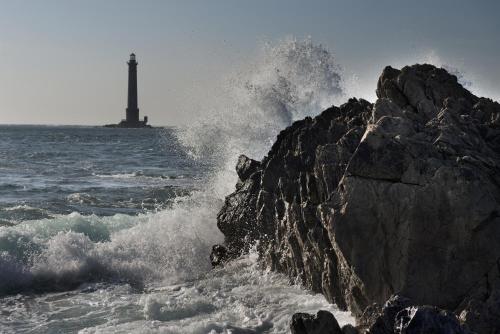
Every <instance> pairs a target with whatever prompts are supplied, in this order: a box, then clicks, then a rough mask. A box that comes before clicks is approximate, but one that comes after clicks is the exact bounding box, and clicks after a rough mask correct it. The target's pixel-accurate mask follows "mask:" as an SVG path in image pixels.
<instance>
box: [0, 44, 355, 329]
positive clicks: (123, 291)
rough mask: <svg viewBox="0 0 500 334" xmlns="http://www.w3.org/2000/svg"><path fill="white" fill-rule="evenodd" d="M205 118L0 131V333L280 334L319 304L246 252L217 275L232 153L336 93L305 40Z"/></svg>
mask: <svg viewBox="0 0 500 334" xmlns="http://www.w3.org/2000/svg"><path fill="white" fill-rule="evenodd" d="M226 82H227V85H223V86H221V87H220V92H221V93H220V96H217V97H214V99H213V101H207V103H206V109H205V110H204V115H203V117H199V118H197V120H196V122H193V123H192V124H190V125H189V126H186V127H182V128H173V127H171V128H163V129H107V128H99V127H60V126H58V127H55V126H0V332H1V333H187V334H193V333H211V334H215V333H227V334H229V333H233V334H238V333H239V334H241V333H287V332H288V326H289V321H290V319H291V316H292V314H293V313H295V312H308V313H315V312H317V311H318V310H320V309H325V310H330V311H332V312H333V313H334V314H335V315H336V317H337V319H338V320H339V322H340V323H341V324H345V323H348V322H349V323H352V322H353V321H354V320H353V318H352V317H351V315H350V314H349V313H346V312H340V311H339V310H338V309H337V308H336V306H335V305H331V304H329V303H328V302H327V301H326V300H325V298H324V297H323V296H321V295H314V294H312V293H310V292H309V291H307V290H305V289H303V288H302V287H300V286H299V285H298V284H295V282H290V281H289V280H288V279H287V278H285V277H284V276H282V275H279V274H276V273H272V272H269V271H267V270H266V269H265V268H260V267H259V266H258V262H257V259H256V256H255V254H249V255H247V256H244V257H242V258H240V259H238V260H237V261H234V262H233V263H231V264H229V265H227V266H226V267H224V268H218V269H212V268H211V266H210V263H209V258H208V257H209V253H210V250H211V247H212V245H213V244H215V243H220V242H222V241H223V236H222V235H221V233H220V232H219V231H218V229H217V227H216V216H217V212H218V211H219V210H220V208H221V206H222V204H223V201H224V197H225V196H226V195H228V194H229V193H230V192H231V191H233V190H234V185H235V183H236V181H237V176H236V173H235V171H234V166H235V163H236V160H237V158H238V155H239V154H241V153H244V154H247V155H249V156H250V157H253V158H257V159H261V158H262V157H263V156H264V155H265V154H266V152H267V151H268V149H269V148H270V146H271V144H272V142H273V141H274V140H275V138H276V135H277V134H278V133H279V131H280V130H282V129H283V128H284V127H286V126H287V125H289V124H290V123H291V122H293V121H294V120H297V119H301V118H303V117H305V116H312V115H315V114H317V113H319V112H320V111H321V110H322V109H324V108H325V107H328V106H329V105H331V104H333V103H336V102H338V100H339V99H341V98H343V91H344V90H343V87H342V79H341V75H340V72H339V69H338V66H337V65H336V64H335V61H334V58H333V56H332V55H331V54H330V53H329V51H328V50H326V49H324V48H323V47H322V46H320V45H315V44H314V43H313V42H312V41H310V40H305V41H297V40H293V39H288V40H284V41H282V42H280V43H278V44H276V45H266V46H264V47H263V49H262V50H261V53H260V54H259V55H258V56H257V58H256V59H255V61H254V62H252V63H251V64H249V66H248V67H247V68H246V69H242V70H241V71H238V72H237V73H235V74H234V76H233V77H231V78H229V79H228V80H227V81H226Z"/></svg>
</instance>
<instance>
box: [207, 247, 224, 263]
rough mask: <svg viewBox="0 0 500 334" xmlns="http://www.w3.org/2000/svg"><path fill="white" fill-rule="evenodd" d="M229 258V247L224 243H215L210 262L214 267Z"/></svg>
mask: <svg viewBox="0 0 500 334" xmlns="http://www.w3.org/2000/svg"><path fill="white" fill-rule="evenodd" d="M227 258H228V254H227V249H226V247H224V246H222V245H214V246H213V247H212V252H211V253H210V263H211V264H212V266H213V267H217V266H220V265H222V264H223V263H224V262H225V261H226V260H227Z"/></svg>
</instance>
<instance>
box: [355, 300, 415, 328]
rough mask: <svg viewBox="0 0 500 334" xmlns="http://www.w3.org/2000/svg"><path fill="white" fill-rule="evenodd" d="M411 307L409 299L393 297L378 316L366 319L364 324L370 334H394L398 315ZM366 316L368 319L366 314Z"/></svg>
mask: <svg viewBox="0 0 500 334" xmlns="http://www.w3.org/2000/svg"><path fill="white" fill-rule="evenodd" d="M411 305H412V302H411V301H410V299H408V298H405V297H402V296H399V295H394V296H391V298H389V300H387V302H386V303H385V305H384V307H383V308H382V310H381V311H380V312H378V314H375V315H372V316H371V317H369V318H368V319H366V318H364V319H363V321H362V322H364V324H366V325H367V327H368V333H370V334H392V333H393V331H394V323H395V321H396V316H397V314H398V313H399V312H401V311H402V310H403V309H405V308H407V307H409V306H411ZM364 315H365V317H366V314H364Z"/></svg>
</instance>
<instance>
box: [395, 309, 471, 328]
mask: <svg viewBox="0 0 500 334" xmlns="http://www.w3.org/2000/svg"><path fill="white" fill-rule="evenodd" d="M394 333H395V334H467V333H469V332H468V331H467V330H465V329H463V328H462V327H461V326H460V323H459V322H458V319H457V317H456V316H455V315H454V314H453V313H450V312H447V311H444V310H440V309H438V308H436V307H431V306H418V307H408V308H405V309H404V310H402V311H401V312H399V313H398V315H397V317H396V323H395V324H394Z"/></svg>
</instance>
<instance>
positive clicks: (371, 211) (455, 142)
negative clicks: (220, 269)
mask: <svg viewBox="0 0 500 334" xmlns="http://www.w3.org/2000/svg"><path fill="white" fill-rule="evenodd" d="M377 96H378V100H377V101H376V102H375V104H374V105H372V104H370V103H369V102H367V101H364V100H357V99H351V100H349V101H348V102H347V103H346V104H344V105H342V106H340V107H331V108H329V109H327V110H325V111H323V112H322V113H321V114H320V115H319V116H317V117H315V118H314V119H311V118H306V119H304V120H301V121H298V122H295V123H294V124H293V125H292V126H290V127H289V128H287V129H285V130H284V131H282V132H281V133H280V134H279V136H278V138H277V140H276V142H275V144H274V145H273V146H272V148H271V150H270V152H269V154H268V155H267V156H266V157H265V158H264V159H263V160H262V162H257V161H254V160H251V159H249V158H246V157H244V156H242V157H240V159H239V162H238V166H237V171H238V175H239V177H240V181H239V182H238V184H237V189H236V191H235V192H234V193H233V194H231V195H229V196H228V197H227V199H226V203H225V205H224V207H223V208H222V210H221V212H220V213H219V216H218V226H219V228H220V230H221V231H222V232H223V233H224V235H225V246H226V247H227V254H228V255H227V256H233V257H234V256H237V255H238V254H240V253H241V252H244V251H246V250H248V248H249V245H252V244H253V243H255V241H259V242H258V246H257V249H258V251H259V253H260V255H261V259H262V262H263V264H265V265H267V266H269V267H271V268H272V269H274V270H277V271H280V272H283V273H286V274H288V275H289V276H290V277H291V278H293V279H296V278H297V277H298V278H300V280H301V281H302V283H303V284H305V285H306V286H307V287H309V288H310V289H312V290H314V291H317V292H322V293H323V294H324V295H325V296H326V297H327V298H328V299H329V300H330V301H332V302H335V303H336V304H337V305H338V306H339V307H341V308H344V309H350V310H351V311H352V312H353V313H354V314H355V315H356V316H361V315H362V313H363V311H364V310H365V308H366V307H368V306H369V305H371V304H372V303H378V304H380V305H381V304H383V303H384V302H385V301H386V300H387V299H388V298H389V297H390V296H391V295H393V294H395V293H400V294H402V295H404V296H407V297H409V298H411V299H412V300H414V301H415V303H417V304H418V305H424V304H426V305H435V306H438V307H440V308H444V309H448V310H452V311H454V312H456V314H457V315H459V316H460V319H461V320H462V322H464V323H467V324H469V325H470V326H471V327H473V329H475V330H477V331H479V332H480V333H490V332H492V330H493V329H496V330H497V331H500V322H499V321H500V320H499V319H500V290H499V289H500V283H499V280H500V279H499V277H500V105H499V104H498V103H496V102H493V101H492V100H490V99H486V98H478V97H476V96H474V95H473V94H471V93H470V92H469V91H467V90H466V89H464V88H463V87H462V86H461V85H460V84H459V83H458V82H457V78H456V77H455V76H453V75H450V74H448V73H447V72H446V71H445V70H443V69H438V68H436V67H434V66H431V65H414V66H409V67H405V68H403V69H402V70H397V69H393V68H391V67H387V68H385V69H384V71H383V73H382V75H381V76H380V79H379V81H378V85H377Z"/></svg>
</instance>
